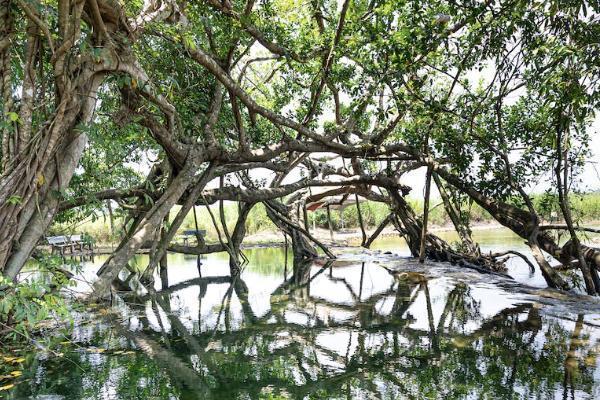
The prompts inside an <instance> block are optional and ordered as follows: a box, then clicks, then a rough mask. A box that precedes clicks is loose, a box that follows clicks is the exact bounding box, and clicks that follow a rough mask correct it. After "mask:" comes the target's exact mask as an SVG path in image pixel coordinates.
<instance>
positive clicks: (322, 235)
mask: <svg viewBox="0 0 600 400" xmlns="http://www.w3.org/2000/svg"><path fill="white" fill-rule="evenodd" d="M596 224H597V223H596V222H591V223H590V224H589V225H596ZM373 230H374V229H370V230H368V231H367V236H369V235H370V234H371V233H372V232H373ZM471 230H472V231H473V232H474V233H476V232H486V231H491V230H502V231H506V232H510V230H509V229H508V228H506V227H504V226H502V225H500V224H498V223H480V224H477V225H474V226H472V227H471ZM453 231H454V227H453V226H452V225H438V226H433V227H431V229H429V232H432V233H443V232H453ZM311 234H313V236H314V237H315V238H316V239H317V240H319V241H321V242H323V244H325V245H326V246H329V247H344V246H358V245H360V240H361V239H362V232H361V231H360V229H358V228H352V229H342V230H338V231H334V232H333V240H332V239H331V237H330V233H329V230H328V229H323V228H317V229H315V230H313V229H311ZM392 236H398V232H397V231H396V230H395V229H394V228H391V227H386V228H385V229H384V230H383V231H382V232H381V233H380V234H379V237H378V238H385V237H388V238H389V237H392ZM584 242H588V243H591V244H592V245H596V244H600V236H598V237H594V238H592V239H591V241H589V240H584ZM212 243H213V241H212V240H208V241H207V244H212ZM215 243H216V242H215ZM284 243H285V240H284V237H283V234H282V233H281V232H278V231H263V232H258V233H254V234H252V235H247V236H246V237H245V238H244V242H243V244H242V245H241V248H242V249H256V248H269V247H283V246H284ZM116 247H117V244H112V245H111V244H108V243H101V244H99V245H97V246H96V247H95V249H94V254H95V255H107V254H111V253H112V252H113V251H114V249H116ZM148 252H149V249H140V250H138V251H137V254H148ZM88 254H89V253H88ZM76 255H79V254H76ZM84 255H85V254H84Z"/></svg>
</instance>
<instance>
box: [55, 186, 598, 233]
mask: <svg viewBox="0 0 600 400" xmlns="http://www.w3.org/2000/svg"><path fill="white" fill-rule="evenodd" d="M570 200H571V204H572V206H573V216H574V218H575V220H576V221H578V222H580V223H583V222H592V221H600V193H588V194H585V195H572V196H571V197H570ZM408 201H409V204H410V205H411V207H412V208H413V209H414V210H415V212H416V213H417V215H421V213H422V212H423V201H422V200H420V199H414V198H409V199H408ZM440 201H441V200H438V199H436V200H433V201H432V203H431V209H430V214H429V221H430V223H431V225H433V226H447V225H449V224H450V220H449V218H448V216H447V214H446V211H445V209H444V207H443V205H442V204H440ZM534 202H535V205H536V209H537V210H540V216H541V217H542V218H543V219H544V220H547V221H551V220H553V219H556V216H557V215H560V212H557V210H558V209H557V207H556V201H555V199H553V198H549V197H547V196H541V195H540V196H536V197H535V198H534ZM549 205H552V207H551V206H549ZM360 207H361V211H362V215H363V220H364V223H365V225H366V227H367V229H374V227H376V226H377V225H379V223H381V221H382V220H383V219H384V218H385V217H386V216H387V215H388V213H389V208H388V205H387V204H383V203H375V202H371V201H366V202H363V203H361V204H360ZM211 210H212V213H213V215H214V216H215V218H216V219H217V221H219V209H218V206H217V205H213V206H212V207H211ZM178 211H179V207H176V208H174V209H173V210H171V215H170V220H172V219H173V218H175V215H176V214H177V212H178ZM224 211H225V219H226V221H227V226H228V228H229V232H232V231H233V228H234V226H235V223H236V220H237V215H238V207H237V204H236V203H230V202H226V203H225V206H224ZM293 212H295V210H294V211H293ZM300 214H302V212H301V211H300ZM196 215H197V220H198V229H201V230H205V231H206V232H207V235H206V237H207V240H209V241H217V240H218V236H217V231H216V230H215V228H214V226H213V223H212V219H211V217H210V215H209V212H208V210H207V208H206V207H200V206H198V207H196ZM308 216H309V223H310V226H311V227H313V226H316V227H319V228H325V229H328V223H327V213H326V211H325V210H324V209H320V210H317V211H315V212H309V213H308ZM300 217H301V215H300ZM331 219H332V225H333V228H334V229H335V230H339V229H341V228H342V220H343V227H344V228H347V229H352V228H357V227H358V226H359V222H358V212H357V210H356V207H355V206H354V205H349V206H347V207H346V208H345V209H344V210H343V212H340V211H338V210H332V212H331ZM470 220H471V224H473V225H476V224H486V223H494V222H495V221H494V219H493V218H492V217H491V216H490V214H488V213H487V211H485V210H484V209H482V208H481V207H480V206H478V205H477V204H472V205H471V206H470ZM121 224H122V220H120V219H116V220H115V232H114V235H113V234H111V231H110V224H109V220H108V217H107V216H106V215H102V214H100V215H99V217H97V218H96V219H95V220H93V221H92V220H88V221H84V222H82V223H79V224H77V225H70V226H64V225H57V224H55V225H54V226H53V227H52V229H51V230H50V233H49V235H51V234H65V233H84V234H88V235H90V236H91V237H92V238H94V240H95V242H96V243H110V242H115V241H117V239H118V238H119V237H121V235H122V233H123V231H122V227H121ZM195 227H196V224H195V222H194V213H193V212H190V213H189V214H188V215H187V216H186V217H185V220H184V222H183V224H182V226H181V228H180V231H183V230H188V229H195ZM276 230H277V229H276V228H275V225H274V224H273V223H272V222H271V220H269V218H268V217H267V213H266V211H265V207H264V205H263V204H260V203H259V204H257V205H256V206H255V207H254V208H253V209H252V211H251V212H250V214H249V216H248V220H247V221H246V234H247V235H253V234H257V233H264V232H274V231H276ZM221 235H223V232H222V229H221Z"/></svg>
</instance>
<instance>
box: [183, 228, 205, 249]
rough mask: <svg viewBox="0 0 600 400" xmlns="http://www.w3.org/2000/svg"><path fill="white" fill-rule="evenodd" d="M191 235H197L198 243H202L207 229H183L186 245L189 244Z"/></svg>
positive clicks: (184, 243)
mask: <svg viewBox="0 0 600 400" xmlns="http://www.w3.org/2000/svg"><path fill="white" fill-rule="evenodd" d="M189 236H192V237H195V238H196V239H197V240H198V244H199V245H202V244H203V243H204V236H206V231H205V230H204V229H199V230H196V229H188V230H185V231H183V245H184V246H189Z"/></svg>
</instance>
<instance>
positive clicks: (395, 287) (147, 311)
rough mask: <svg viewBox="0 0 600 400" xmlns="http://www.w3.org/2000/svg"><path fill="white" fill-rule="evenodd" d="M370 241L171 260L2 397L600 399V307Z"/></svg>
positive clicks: (43, 356)
mask: <svg viewBox="0 0 600 400" xmlns="http://www.w3.org/2000/svg"><path fill="white" fill-rule="evenodd" d="M505 240H514V238H502V236H497V237H496V239H495V241H494V240H493V239H492V238H490V240H489V241H488V242H487V243H484V246H487V247H489V248H490V249H492V248H493V249H497V248H501V247H502V246H503V245H504V246H506V242H505ZM375 247H378V248H379V249H380V251H379V253H377V252H369V253H366V252H362V251H360V250H352V249H345V250H343V251H340V249H338V253H341V254H340V260H339V261H336V262H334V263H333V264H326V263H322V262H321V263H315V264H312V265H298V266H295V267H294V266H292V265H291V262H288V264H287V266H286V264H285V254H284V251H283V250H282V249H254V250H246V251H245V254H246V255H247V257H248V258H249V263H248V264H247V265H246V267H245V268H244V270H243V273H242V274H241V277H240V278H238V279H235V280H231V279H230V278H229V277H228V276H227V274H228V262H227V258H226V256H224V255H222V254H215V255H210V256H208V257H206V258H203V259H201V262H202V266H201V274H202V277H199V273H198V269H197V259H196V258H195V257H187V256H182V255H170V256H169V270H168V274H169V276H168V281H169V282H168V283H169V286H168V287H166V288H164V289H163V288H162V286H161V283H160V280H159V279H158V278H157V281H158V282H157V284H156V291H157V293H156V295H153V296H150V295H147V294H146V295H139V296H137V297H132V296H127V297H123V298H120V299H115V304H114V305H115V307H113V309H114V311H113V310H112V309H100V310H97V309H94V310H87V311H85V310H84V311H82V313H81V315H80V316H79V317H78V320H77V324H76V327H75V330H74V331H73V333H72V334H71V336H70V337H69V343H67V340H66V338H65V345H64V350H63V351H62V353H63V354H56V353H55V354H48V353H45V352H41V351H40V352H39V353H38V354H31V355H29V356H28V357H27V360H26V361H25V362H24V363H23V375H22V376H21V377H20V382H21V383H19V384H18V385H16V386H15V387H14V388H13V389H12V390H10V391H8V392H7V394H6V395H5V396H7V398H9V399H22V398H24V399H27V398H32V399H287V398H293V399H405V398H406V399H479V398H484V399H520V398H525V399H580V398H582V399H598V398H600V358H599V357H598V352H599V351H600V303H599V302H596V301H592V300H589V299H584V298H581V297H573V296H562V297H560V296H556V295H555V294H554V293H553V292H551V291H547V290H540V289H536V288H535V286H539V285H530V286H524V285H521V284H517V283H515V282H513V281H510V280H507V279H506V278H502V277H497V276H487V275H486V276H483V275H479V274H477V273H474V272H471V271H465V270H460V269H458V268H456V267H452V266H449V265H446V264H434V263H429V264H428V263H426V264H425V265H424V266H422V265H418V264H417V263H415V262H414V261H412V260H407V259H403V258H400V257H399V256H398V254H400V255H402V254H404V253H405V249H404V248H403V247H402V244H401V243H400V242H399V241H398V240H396V239H383V240H381V241H380V242H379V243H378V244H377V246H375ZM487 247H486V248H487ZM387 250H391V251H392V252H394V253H396V254H385V253H384V251H387ZM101 262H102V259H98V258H97V259H96V260H95V261H94V263H88V264H86V266H85V270H84V272H85V274H89V276H91V275H92V274H93V272H94V271H95V268H97V266H98V265H99V264H100V263H101ZM145 262H146V259H145V258H144V257H143V256H140V257H139V258H138V259H137V263H138V264H139V265H145ZM519 268H520V269H519ZM521 270H522V271H521ZM511 272H518V273H523V275H522V276H520V278H519V280H521V281H525V280H526V279H527V276H528V274H529V271H528V270H527V269H526V268H524V267H522V266H518V265H515V266H513V267H512V269H511ZM85 274H84V275H85ZM534 278H535V276H529V279H530V280H531V279H533V280H534V281H535V279H534ZM535 282H537V281H535ZM542 286H543V285H542ZM557 297H559V298H558V299H557ZM57 335H58V333H57ZM0 397H1V395H0Z"/></svg>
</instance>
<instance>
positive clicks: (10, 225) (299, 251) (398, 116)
mask: <svg viewBox="0 0 600 400" xmlns="http://www.w3.org/2000/svg"><path fill="white" fill-rule="evenodd" d="M598 13H600V6H599V5H598V3H597V2H590V1H574V2H569V3H568V4H564V2H559V1H548V2H537V1H532V0H510V1H488V0H485V1H483V0H481V1H477V0H473V1H466V2H454V1H429V2H425V3H424V2H420V1H410V0H409V1H391V0H380V1H379V0H376V1H362V0H354V1H350V0H344V1H339V2H338V1H321V0H315V1H310V2H307V3H298V2H293V1H287V0H275V1H271V0H269V1H265V2H254V1H253V0H247V1H218V0H205V1H184V0H178V1H175V0H144V1H141V0H140V1H117V0H57V1H43V0H0V31H1V32H2V33H1V37H0V66H1V67H0V76H1V80H0V85H1V86H0V87H1V89H2V90H1V91H0V93H1V94H2V95H1V100H0V102H1V105H2V125H1V136H2V154H1V156H2V159H1V161H2V162H1V176H0V226H1V227H2V229H0V271H1V272H2V275H4V276H5V277H7V278H9V279H17V276H18V274H19V272H20V271H21V269H22V268H23V266H24V265H25V262H26V261H27V260H28V259H29V258H30V257H31V256H32V255H34V256H35V252H34V250H35V248H36V245H37V244H38V242H39V241H40V239H41V238H42V237H43V235H44V232H45V231H47V229H48V228H49V227H50V225H51V224H52V223H53V221H56V220H61V219H65V218H76V217H77V216H78V215H81V214H85V213H89V212H93V211H94V210H98V209H102V210H106V207H107V206H106V204H107V202H106V201H107V200H109V201H116V202H117V203H118V204H119V206H120V208H121V211H122V212H123V213H125V214H126V218H125V228H126V231H125V234H124V235H123V236H122V238H121V242H120V244H119V245H118V247H116V249H115V250H114V252H113V253H112V254H111V256H110V257H109V258H108V260H107V261H106V262H105V263H104V265H103V266H102V267H101V268H100V270H99V271H98V279H97V281H96V282H95V285H94V290H95V295H96V296H103V295H104V294H106V292H107V291H108V289H109V287H110V285H111V284H112V283H113V282H114V281H115V279H117V278H118V275H119V273H120V272H121V270H123V269H124V268H126V266H127V265H128V262H129V261H130V259H132V257H133V256H134V255H135V254H136V252H138V251H139V249H140V248H141V247H142V246H143V245H144V244H145V243H151V246H150V253H151V256H150V263H149V265H148V266H147V269H146V272H145V273H144V276H145V278H146V279H147V280H151V279H152V276H153V273H154V271H155V270H156V269H157V268H159V266H160V264H161V263H162V262H166V261H165V260H166V254H167V252H169V251H171V252H181V253H187V254H197V255H200V254H206V253H211V252H227V253H228V254H229V257H230V268H231V273H232V275H235V274H237V273H238V272H239V270H240V265H241V264H243V262H244V260H243V258H244V256H243V254H242V253H241V252H240V245H241V243H242V241H243V239H244V235H245V222H246V218H247V216H248V214H249V213H250V211H251V209H252V208H253V207H254V206H255V205H257V204H259V203H262V204H264V206H265V208H266V210H267V215H268V217H269V218H270V219H271V220H272V221H273V223H274V224H275V226H277V228H278V229H280V230H281V231H283V232H284V233H285V235H286V237H288V238H289V240H290V243H291V248H292V250H293V256H294V258H295V259H296V260H298V261H301V260H305V259H312V258H315V257H322V256H323V257H329V258H334V257H335V254H334V252H333V251H332V250H331V249H330V248H328V246H326V244H324V243H322V242H320V241H319V240H318V239H317V238H316V237H315V236H314V235H313V234H311V230H310V227H309V226H308V224H307V219H306V216H305V214H304V212H303V210H304V207H305V206H306V205H307V204H310V203H315V202H316V201H319V200H323V201H327V199H331V198H334V197H335V196H340V195H341V196H345V198H346V199H347V198H349V199H350V200H351V201H352V200H354V202H355V203H356V204H357V205H358V207H360V201H361V200H359V198H360V199H367V200H370V201H375V202H381V203H385V204H387V205H388V207H389V216H388V217H387V218H386V219H385V220H384V221H383V222H382V224H381V225H380V226H379V227H377V229H376V230H375V231H374V232H366V231H365V229H364V228H363V240H362V244H363V245H364V246H367V247H368V246H369V245H370V243H371V242H372V241H373V240H374V238H375V237H376V236H377V235H378V234H379V233H380V232H381V230H382V229H383V228H384V227H385V226H386V225H389V226H393V227H395V228H396V230H397V231H398V232H399V234H400V235H402V236H403V237H404V238H405V239H406V241H407V243H408V245H409V248H410V251H411V253H412V255H413V256H414V257H418V258H419V259H420V260H423V259H424V258H430V259H432V260H437V261H449V262H452V263H457V264H459V265H462V266H465V267H469V268H475V269H477V270H480V271H481V272H495V273H502V271H503V270H504V269H503V263H504V262H505V261H506V259H507V257H511V256H516V257H521V258H523V259H525V260H526V261H527V263H529V264H530V265H531V267H532V268H539V269H540V270H541V272H542V274H543V276H544V278H545V279H546V281H547V283H548V286H550V287H553V288H559V289H569V288H571V287H572V286H573V284H572V282H570V281H569V280H568V279H566V278H565V276H564V275H563V271H565V270H577V271H579V274H578V275H577V276H580V277H581V279H582V281H583V283H584V286H585V290H586V292H587V293H589V294H600V278H599V276H598V269H599V268H600V250H598V249H594V248H591V247H587V246H585V245H583V244H582V243H581V239H580V233H581V231H584V230H586V229H588V230H589V229H590V228H585V227H582V226H579V225H578V223H577V220H576V219H575V218H574V216H573V215H572V212H571V209H572V207H571V204H570V199H569V194H570V192H571V191H573V190H574V189H575V188H576V184H577V176H578V173H579V172H580V171H581V169H582V168H583V167H584V165H585V163H586V162H587V161H588V158H589V156H590V150H589V146H588V143H589V138H590V135H593V134H594V132H593V126H592V122H593V120H594V114H595V111H596V109H597V108H598V99H599V98H600V96H599V93H600V92H599V87H598V85H599V84H600V79H599V72H600V57H599V55H600V54H599V51H600V49H599V47H598V41H599V39H600V30H599V26H600V24H598V19H599V18H600V17H599V14H598ZM333 158H336V159H337V160H340V161H341V162H340V163H332V162H330V160H331V159H333ZM132 165H143V166H144V167H142V168H137V169H136V168H133V167H132ZM415 170H419V171H422V172H423V176H424V180H425V184H424V186H425V191H424V192H425V193H424V203H425V209H424V212H423V213H422V214H421V213H416V212H415V211H414V210H413V209H412V208H411V207H410V205H409V203H408V202H407V201H406V196H407V195H408V193H410V191H411V188H410V187H408V186H406V184H405V180H404V176H405V174H407V173H409V172H411V171H415ZM256 171H262V172H261V173H260V174H258V173H257V172H256ZM541 181H544V182H547V183H548V184H547V187H549V189H548V193H549V195H551V197H552V198H553V199H554V200H553V205H554V206H555V207H556V209H557V210H558V211H559V214H560V220H561V221H563V222H562V223H560V224H553V225H547V224H544V223H543V221H542V219H541V217H540V213H541V209H540V207H541V206H540V205H539V204H537V203H535V202H534V201H533V198H532V195H531V190H530V189H531V187H533V186H534V185H535V184H537V183H539V182H541ZM311 188H319V191H318V193H320V196H322V197H321V199H319V198H317V197H318V196H317V197H315V195H314V193H313V191H311ZM432 188H437V191H438V192H439V194H440V197H441V199H442V202H443V207H444V208H445V210H446V212H447V214H448V215H449V217H450V219H451V221H452V223H453V225H454V227H455V229H456V231H457V232H458V234H459V237H460V240H461V245H460V246H458V247H456V246H451V245H450V244H448V243H446V242H445V241H443V240H442V239H440V238H439V237H437V236H435V235H434V234H432V233H430V232H429V231H428V204H429V198H430V196H431V191H432ZM315 192H317V191H316V190H315ZM224 201H234V202H237V203H238V204H239V213H238V220H237V223H236V224H235V227H234V229H233V230H231V231H230V230H229V229H228V227H227V225H226V224H224V223H223V219H224V217H223V211H222V210H223V206H222V204H223V202H224ZM344 201H346V200H345V199H344ZM473 202H475V203H477V204H479V205H480V206H481V207H482V208H483V209H485V210H486V211H487V212H489V213H490V214H491V215H492V216H493V217H494V218H495V219H496V220H497V221H498V222H499V223H500V224H502V225H504V226H505V227H507V228H509V229H510V230H512V231H513V232H515V233H516V234H517V235H519V236H520V237H521V238H523V241H525V242H526V243H527V245H528V246H529V247H530V249H531V252H532V255H533V259H534V261H535V262H532V261H529V260H528V258H527V257H526V256H525V255H524V254H521V253H519V252H516V251H509V252H506V253H503V254H489V253H488V254H485V253H482V252H481V251H480V250H479V247H478V245H477V243H475V242H474V240H473V239H472V237H471V232H470V229H469V217H468V207H467V205H468V204H470V203H473ZM215 203H218V204H220V205H221V207H220V212H218V213H212V212H211V214H210V216H211V220H212V222H213V223H214V225H215V228H216V229H217V232H218V236H219V241H218V243H212V244H207V243H204V241H202V240H198V243H197V244H196V245H194V246H182V245H179V244H176V243H175V242H174V240H173V239H174V237H175V235H176V234H177V232H178V230H179V229H180V228H181V225H182V223H183V221H184V218H185V217H186V215H187V214H188V213H190V212H191V211H192V210H194V207H195V206H209V205H212V204H215ZM108 204H109V207H111V206H110V202H109V203H108ZM175 206H179V207H178V208H177V210H178V211H177V213H176V215H175V217H174V218H173V219H172V220H170V221H168V217H169V213H170V211H171V210H172V209H173V208H174V207H175ZM111 212H112V211H111ZM557 233H561V234H563V237H564V234H565V233H566V235H567V236H568V240H567V241H566V243H564V241H562V242H561V241H559V239H558V235H557ZM142 278H144V277H142ZM142 281H144V279H142Z"/></svg>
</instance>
